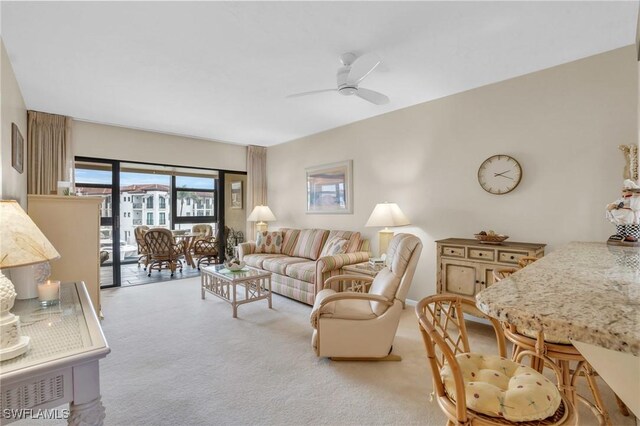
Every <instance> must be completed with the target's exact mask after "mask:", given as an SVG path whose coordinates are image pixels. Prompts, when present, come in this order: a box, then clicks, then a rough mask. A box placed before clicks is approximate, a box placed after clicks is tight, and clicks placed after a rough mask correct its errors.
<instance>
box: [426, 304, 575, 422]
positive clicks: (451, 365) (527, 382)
mask: <svg viewBox="0 0 640 426" xmlns="http://www.w3.org/2000/svg"><path fill="white" fill-rule="evenodd" d="M472 307H475V302H474V300H473V299H470V298H466V297H463V296H457V295H453V294H441V295H435V296H429V297H426V298H424V299H422V300H421V301H420V302H418V304H417V306H416V315H417V317H418V322H419V327H420V332H421V334H422V337H423V340H424V346H425V349H426V352H427V358H428V362H429V365H430V367H431V372H432V375H433V387H434V391H433V394H432V396H435V397H436V399H437V402H438V405H439V406H440V408H441V409H442V411H443V412H444V413H445V415H446V416H447V420H448V421H447V425H464V426H470V425H493V426H496V425H520V426H533V425H536V426H541V425H549V426H550V425H575V424H577V415H576V413H575V407H574V406H573V404H572V403H571V402H569V401H568V399H567V398H566V397H565V396H564V395H563V394H562V393H561V392H560V391H559V390H558V388H557V387H555V386H554V385H553V384H552V383H550V382H549V380H548V379H546V378H545V377H544V376H542V375H541V374H540V373H537V372H535V371H534V370H532V369H530V368H528V367H525V366H523V365H520V364H515V365H514V363H512V362H511V361H509V360H507V359H506V358H505V354H506V344H505V339H504V334H503V331H502V328H501V326H500V323H499V322H498V321H497V320H495V319H494V318H490V317H486V319H488V320H489V321H490V322H491V325H492V326H493V330H494V332H495V336H496V341H497V346H498V356H491V355H485V354H477V353H474V352H472V351H471V348H470V345H469V338H468V335H467V330H466V325H465V319H464V312H465V311H469V310H470V309H471V308H472ZM527 355H529V354H528V353H527ZM534 355H535V354H534ZM475 361H478V362H482V363H484V364H485V365H484V366H483V368H482V369H478V370H471V371H470V370H469V365H470V363H471V362H475ZM510 363H511V364H510ZM490 366H493V368H494V369H491V367H490ZM550 367H551V368H554V366H553V365H550ZM509 369H511V370H509ZM554 371H555V373H556V377H557V378H558V379H559V374H560V372H559V369H558V368H557V367H556V368H555V369H554ZM503 372H504V376H505V377H504V379H505V380H507V379H508V381H507V382H506V383H508V384H509V386H512V385H513V387H519V388H523V389H522V390H521V389H515V392H516V393H520V395H519V399H520V400H521V401H525V403H524V404H520V405H522V406H523V408H522V410H523V412H526V410H528V409H530V408H531V406H534V407H535V405H536V404H534V402H536V401H535V400H536V399H537V400H538V402H537V404H539V401H540V393H539V390H541V389H544V392H545V393H547V395H546V399H545V398H544V397H543V398H542V401H544V402H545V403H547V401H552V400H553V401H555V403H556V404H558V405H557V407H558V408H557V409H555V412H554V411H553V410H554V407H555V405H554V404H550V403H547V407H546V408H545V409H543V410H540V412H541V413H549V414H547V415H546V417H544V418H539V419H534V420H527V419H526V418H525V417H523V419H521V420H517V421H515V420H513V417H515V416H519V415H521V416H524V414H521V413H518V411H517V409H518V407H515V404H513V403H510V404H509V406H508V407H507V406H506V405H505V401H506V398H507V397H506V394H504V395H505V396H504V398H502V399H500V397H497V398H495V395H493V394H490V393H487V389H492V390H495V386H493V385H491V380H496V379H495V378H494V377H493V376H496V377H498V376H500V375H501V374H503ZM507 373H509V374H512V376H511V378H509V375H508V374H507ZM525 376H526V377H525ZM532 379H533V381H532ZM521 380H523V381H521ZM536 385H539V386H541V387H540V388H537V387H536ZM542 386H544V387H542ZM509 392H514V389H512V388H511V387H510V388H509ZM523 392H526V393H523ZM534 392H535V394H534ZM543 395H544V394H543ZM510 397H513V393H511V394H510ZM484 398H488V399H487V401H491V400H492V399H495V400H496V401H494V402H493V404H494V405H495V406H496V411H495V412H493V411H492V412H491V414H489V413H486V412H484V413H483V412H480V411H486V410H482V409H481V408H480V406H479V405H478V404H479V403H480V401H483V399H484ZM513 400H514V399H510V401H513ZM528 401H530V402H528ZM485 403H486V402H485ZM526 404H529V406H528V407H526V406H524V405H526ZM471 407H473V408H471ZM483 408H485V407H483ZM479 410H480V411H479ZM542 416H544V414H540V417H542ZM507 417H509V418H512V420H508V418H507Z"/></svg>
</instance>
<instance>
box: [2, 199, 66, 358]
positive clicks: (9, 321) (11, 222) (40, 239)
mask: <svg viewBox="0 0 640 426" xmlns="http://www.w3.org/2000/svg"><path fill="white" fill-rule="evenodd" d="M0 224H2V226H0V333H1V335H2V336H3V338H2V341H1V344H0V360H5V359H11V358H14V357H16V356H18V355H21V354H23V353H24V352H26V351H27V349H29V338H28V337H26V336H22V335H20V326H19V325H20V319H19V318H18V317H17V316H15V315H13V314H12V313H11V312H10V310H11V308H13V303H14V302H15V299H16V292H15V289H14V287H13V283H12V282H11V280H10V279H9V278H7V277H6V276H5V275H4V274H3V273H2V271H1V270H2V269H7V268H14V267H17V266H27V265H34V264H37V263H41V262H46V261H48V260H52V259H57V258H58V257H60V254H59V253H58V251H57V250H56V249H55V248H54V247H53V245H52V244H51V243H50V242H49V240H47V238H46V237H45V236H44V234H43V233H42V232H41V231H40V229H38V227H37V226H36V224H35V223H33V221H32V220H31V218H30V217H29V216H28V215H27V213H26V212H25V211H24V210H23V209H22V207H20V205H19V204H18V202H16V201H13V200H0ZM5 336H11V337H10V338H8V339H5Z"/></svg>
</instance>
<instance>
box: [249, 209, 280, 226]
mask: <svg viewBox="0 0 640 426" xmlns="http://www.w3.org/2000/svg"><path fill="white" fill-rule="evenodd" d="M247 220H248V221H250V222H272V221H274V220H276V217H275V216H274V215H273V212H272V211H271V209H270V208H269V207H268V206H255V208H254V209H253V211H252V212H251V214H250V215H249V217H248V218H247Z"/></svg>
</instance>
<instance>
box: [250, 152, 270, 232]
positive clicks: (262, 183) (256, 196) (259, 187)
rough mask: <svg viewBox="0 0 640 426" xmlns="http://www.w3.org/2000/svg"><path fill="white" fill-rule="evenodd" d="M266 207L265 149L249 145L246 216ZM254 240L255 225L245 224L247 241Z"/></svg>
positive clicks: (252, 223) (253, 223)
mask: <svg viewBox="0 0 640 426" xmlns="http://www.w3.org/2000/svg"><path fill="white" fill-rule="evenodd" d="M259 205H265V206H266V205H267V148H266V147H264V146H255V145H249V146H248V149H247V210H246V211H247V214H248V215H249V214H251V212H252V211H253V208H254V207H255V206H259ZM255 238H256V223H255V222H247V240H248V241H252V240H254V239H255Z"/></svg>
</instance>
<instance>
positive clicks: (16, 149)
mask: <svg viewBox="0 0 640 426" xmlns="http://www.w3.org/2000/svg"><path fill="white" fill-rule="evenodd" d="M11 165H12V166H13V168H14V169H16V170H17V171H18V173H22V171H23V170H24V139H22V135H21V134H20V129H18V126H17V125H16V123H11Z"/></svg>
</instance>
